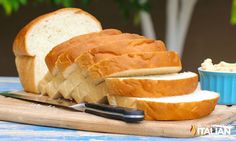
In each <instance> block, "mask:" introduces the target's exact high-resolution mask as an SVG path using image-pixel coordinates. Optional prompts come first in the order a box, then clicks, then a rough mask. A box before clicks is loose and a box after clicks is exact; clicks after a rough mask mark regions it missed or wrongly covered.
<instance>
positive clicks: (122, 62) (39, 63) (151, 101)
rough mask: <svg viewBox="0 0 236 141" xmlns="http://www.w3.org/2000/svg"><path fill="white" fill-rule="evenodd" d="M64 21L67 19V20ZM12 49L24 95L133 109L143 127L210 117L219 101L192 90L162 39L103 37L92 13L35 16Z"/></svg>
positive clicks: (191, 77) (189, 77)
mask: <svg viewBox="0 0 236 141" xmlns="http://www.w3.org/2000/svg"><path fill="white" fill-rule="evenodd" d="M65 19H66V20H65ZM13 50H14V53H15V56H16V66H17V70H18V73H19V76H20V80H21V82H22V85H23V87H24V89H25V91H27V92H33V93H39V92H40V93H41V94H47V95H49V97H50V98H59V97H63V98H65V99H70V100H75V101H76V102H78V103H79V102H93V103H103V102H104V101H105V100H108V102H109V104H111V105H115V106H122V107H129V108H137V109H140V110H143V111H144V112H145V119H147V120H187V119H195V118H201V117H203V116H206V115H208V114H210V113H211V112H212V111H213V110H214V107H215V105H216V103H217V100H218V98H219V95H218V94H217V93H215V92H209V91H200V90H196V88H197V85H198V76H197V74H195V73H193V72H184V73H178V72H180V71H181V69H182V65H181V61H180V58H179V56H178V54H177V53H176V52H174V51H167V50H166V47H165V44H164V43H163V42H162V41H160V40H152V39H148V38H146V37H144V36H140V35H137V34H131V33H122V32H121V31H120V30H117V29H105V30H101V25H100V23H99V22H98V21H97V20H96V19H95V18H94V17H93V16H91V15H90V14H88V13H86V12H84V11H82V10H80V9H75V8H65V9H61V10H57V11H55V12H52V13H49V14H46V15H43V16H40V17H39V18H36V19H35V20H33V21H32V22H31V23H29V24H28V25H26V26H25V27H24V28H23V29H22V30H21V31H20V32H19V34H18V35H17V37H16V39H15V42H14V45H13Z"/></svg>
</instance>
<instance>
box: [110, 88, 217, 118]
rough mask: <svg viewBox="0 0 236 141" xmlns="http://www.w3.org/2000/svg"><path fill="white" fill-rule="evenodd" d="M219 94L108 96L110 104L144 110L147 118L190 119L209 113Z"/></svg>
mask: <svg viewBox="0 0 236 141" xmlns="http://www.w3.org/2000/svg"><path fill="white" fill-rule="evenodd" d="M218 99H219V94H217V93H215V92H211V91H200V90H197V91H195V92H193V93H191V94H188V95H182V96H171V97H164V98H134V97H121V96H108V101H109V104H111V105H115V106H121V107H129V108H137V109H140V110H143V111H144V113H145V119H146V120H190V119H196V118H201V117H204V116H207V115H209V114H210V113H211V112H212V111H213V110H214V108H215V105H216V103H217V100H218Z"/></svg>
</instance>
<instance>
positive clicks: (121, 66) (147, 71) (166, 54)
mask: <svg viewBox="0 0 236 141" xmlns="http://www.w3.org/2000/svg"><path fill="white" fill-rule="evenodd" d="M181 69H182V66H181V61H180V58H179V56H178V54H177V53H176V52H174V51H160V52H146V53H130V54H123V55H121V56H118V57H114V58H109V59H104V60H101V61H100V62H98V63H96V64H95V65H93V66H92V67H90V68H89V69H88V71H87V74H88V76H89V77H90V79H91V80H92V81H93V82H95V84H99V83H100V82H102V81H104V79H105V78H106V77H125V76H146V75H157V74H168V73H177V72H179V71H180V70H181Z"/></svg>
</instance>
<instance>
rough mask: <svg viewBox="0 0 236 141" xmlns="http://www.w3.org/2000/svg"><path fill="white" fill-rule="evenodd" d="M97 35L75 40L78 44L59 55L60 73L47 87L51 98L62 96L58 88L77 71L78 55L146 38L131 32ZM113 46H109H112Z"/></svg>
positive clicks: (57, 62)
mask: <svg viewBox="0 0 236 141" xmlns="http://www.w3.org/2000/svg"><path fill="white" fill-rule="evenodd" d="M97 36H98V37H97ZM97 36H94V38H93V39H90V40H87V41H80V43H81V44H78V43H77V42H75V44H76V46H75V45H74V44H71V45H70V46H73V47H72V48H69V49H67V50H66V51H65V52H64V53H62V54H61V55H60V56H59V57H58V59H57V61H56V67H57V68H59V70H60V73H58V74H57V75H56V76H55V77H54V78H53V80H52V81H51V82H50V83H49V84H48V86H47V88H46V89H47V93H48V95H49V96H50V97H51V98H58V97H59V96H60V93H58V88H60V84H61V83H62V82H63V81H64V80H65V79H67V78H68V76H69V75H70V73H71V72H73V71H76V69H77V67H76V65H75V64H73V62H74V60H75V58H76V57H78V56H79V55H80V54H81V53H83V52H85V51H86V50H89V49H91V48H96V47H100V46H104V45H106V44H110V45H111V46H112V45H114V44H118V43H119V42H120V41H122V43H126V44H128V43H129V42H132V41H133V39H141V38H142V39H144V37H143V36H139V35H136V34H129V33H125V34H117V35H113V36H112V35H104V36H101V34H100V35H99V34H98V35H97ZM78 39H79V38H78ZM145 40H148V39H145ZM111 46H108V47H109V48H111ZM46 60H47V59H46ZM68 79H70V78H68ZM62 93H63V92H62Z"/></svg>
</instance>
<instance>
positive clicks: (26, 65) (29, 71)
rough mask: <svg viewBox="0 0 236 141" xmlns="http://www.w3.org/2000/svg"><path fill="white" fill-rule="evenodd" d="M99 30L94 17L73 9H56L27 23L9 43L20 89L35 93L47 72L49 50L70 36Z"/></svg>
mask: <svg viewBox="0 0 236 141" xmlns="http://www.w3.org/2000/svg"><path fill="white" fill-rule="evenodd" d="M100 30H101V24H100V23H99V22H98V20H97V19H96V18H95V17H93V16H92V15H90V14H88V13H87V12H85V11H82V10H81V9H77V8H64V9H60V10H57V11H55V12H51V13H48V14H45V15H42V16H40V17H38V18H36V19H34V20H33V21H31V22H30V23H29V24H27V25H26V26H25V27H24V28H23V29H22V30H21V31H20V32H19V33H18V34H17V36H16V38H15V41H14V44H13V51H14V54H15V56H16V66H17V71H18V74H19V77H20V81H21V83H22V85H23V87H24V90H25V91H27V92H33V93H39V90H38V87H39V82H40V81H41V80H42V79H43V78H44V77H45V75H46V73H47V71H48V68H47V66H46V64H45V61H44V60H45V56H46V55H47V53H48V52H49V51H50V50H51V49H52V48H54V47H55V46H56V45H58V44H60V43H62V42H64V41H66V40H68V39H70V38H72V37H74V36H77V35H82V34H86V33H90V32H98V31H100Z"/></svg>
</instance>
